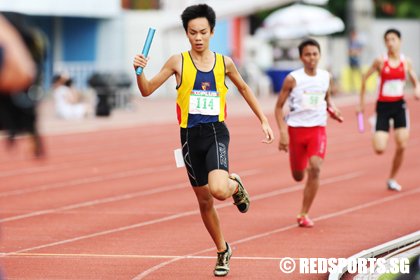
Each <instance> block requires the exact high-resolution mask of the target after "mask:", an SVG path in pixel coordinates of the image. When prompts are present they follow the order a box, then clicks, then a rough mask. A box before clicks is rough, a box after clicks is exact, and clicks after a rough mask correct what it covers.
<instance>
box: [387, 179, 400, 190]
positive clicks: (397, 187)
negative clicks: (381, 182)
mask: <svg viewBox="0 0 420 280" xmlns="http://www.w3.org/2000/svg"><path fill="white" fill-rule="evenodd" d="M387 185H388V189H390V190H392V191H401V190H402V187H401V186H400V185H398V183H397V181H395V180H394V179H389V180H388V184H387Z"/></svg>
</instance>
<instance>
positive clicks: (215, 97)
mask: <svg viewBox="0 0 420 280" xmlns="http://www.w3.org/2000/svg"><path fill="white" fill-rule="evenodd" d="M189 113H190V114H200V115H207V116H218V115H219V114H220V96H219V93H218V92H217V91H204V90H193V91H191V94H190V111H189Z"/></svg>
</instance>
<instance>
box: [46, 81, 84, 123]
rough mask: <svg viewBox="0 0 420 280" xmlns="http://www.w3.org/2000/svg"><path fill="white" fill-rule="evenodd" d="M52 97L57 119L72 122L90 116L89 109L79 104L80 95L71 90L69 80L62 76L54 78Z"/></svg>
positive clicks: (71, 85)
mask: <svg viewBox="0 0 420 280" xmlns="http://www.w3.org/2000/svg"><path fill="white" fill-rule="evenodd" d="M53 95H54V100H55V112H56V115H57V117H59V118H63V119H67V120H71V119H73V120H74V119H83V118H85V117H88V116H89V115H90V113H91V110H90V107H89V106H88V105H87V104H84V103H81V102H80V94H79V93H78V92H77V91H76V90H75V89H74V88H73V80H72V79H71V78H67V77H66V76H64V75H61V76H56V77H55V78H54V79H53Z"/></svg>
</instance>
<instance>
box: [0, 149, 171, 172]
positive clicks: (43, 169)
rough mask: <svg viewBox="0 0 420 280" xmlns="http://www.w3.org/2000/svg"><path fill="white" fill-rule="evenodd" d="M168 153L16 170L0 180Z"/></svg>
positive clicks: (138, 154) (126, 155)
mask: <svg viewBox="0 0 420 280" xmlns="http://www.w3.org/2000/svg"><path fill="white" fill-rule="evenodd" d="M167 153H168V152H167V151H161V150H158V151H155V152H152V153H147V154H146V153H145V152H141V153H135V154H125V155H118V156H113V157H102V158H96V159H91V160H79V161H73V162H69V163H62V164H54V165H47V166H38V167H29V168H24V169H15V170H9V171H3V172H0V178H4V177H9V176H17V175H27V174H33V173H40V172H49V171H57V170H63V169H69V168H80V167H85V166H94V165H97V164H104V163H113V162H115V161H126V160H133V159H140V158H143V157H148V156H157V155H164V154H167Z"/></svg>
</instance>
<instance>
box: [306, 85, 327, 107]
mask: <svg viewBox="0 0 420 280" xmlns="http://www.w3.org/2000/svg"><path fill="white" fill-rule="evenodd" d="M324 101H325V91H316V90H304V91H303V97H302V107H303V108H306V109H316V108H320V107H322V106H323V105H324Z"/></svg>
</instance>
